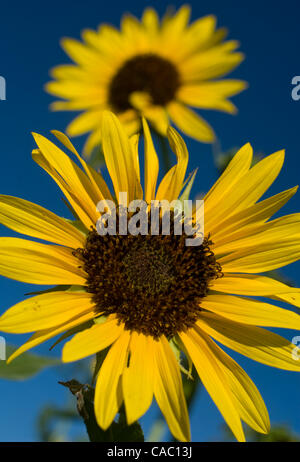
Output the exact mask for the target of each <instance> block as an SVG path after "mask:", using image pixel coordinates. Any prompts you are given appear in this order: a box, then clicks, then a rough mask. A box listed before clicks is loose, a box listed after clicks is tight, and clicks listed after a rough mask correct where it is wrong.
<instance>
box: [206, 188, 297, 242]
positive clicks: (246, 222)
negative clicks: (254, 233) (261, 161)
mask: <svg viewBox="0 0 300 462" xmlns="http://www.w3.org/2000/svg"><path fill="white" fill-rule="evenodd" d="M297 190H298V186H295V187H294V188H291V189H288V190H286V191H283V192H281V193H279V194H276V195H275V196H272V197H269V198H268V199H265V200H263V201H261V202H259V203H257V204H254V205H252V206H250V207H247V208H245V209H243V210H241V211H240V212H237V213H235V214H234V215H232V216H230V217H229V218H227V219H225V220H222V221H221V222H220V223H219V224H216V225H215V226H214V229H213V235H214V242H215V243H218V241H219V239H222V238H223V237H224V236H228V235H230V234H231V233H232V232H233V231H236V230H239V229H243V228H245V227H247V226H258V225H261V224H262V223H264V222H265V221H267V220H269V219H270V218H271V217H272V216H273V215H274V214H275V213H276V212H278V210H280V209H281V207H283V206H284V205H285V204H286V203H287V202H288V201H289V200H290V199H291V198H292V197H293V196H294V194H295V193H296V192H297Z"/></svg>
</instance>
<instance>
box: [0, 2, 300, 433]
mask: <svg viewBox="0 0 300 462" xmlns="http://www.w3.org/2000/svg"><path fill="white" fill-rule="evenodd" d="M189 3H190V4H191V5H192V18H193V19H197V18H198V17H200V16H203V15H206V14H211V13H212V14H215V15H216V16H217V18H218V24H219V25H220V26H225V27H227V28H228V29H229V31H230V35H229V37H230V38H234V39H238V40H239V41H240V42H241V50H242V51H243V52H244V53H245V54H246V60H245V62H244V63H242V65H241V66H240V67H239V68H238V69H237V70H236V71H235V72H234V73H233V74H232V76H234V77H236V78H241V79H245V80H247V81H248V82H249V85H250V86H249V89H248V90H247V91H245V92H244V93H243V94H241V95H238V96H237V97H236V98H235V102H236V104H237V106H238V108H239V114H238V115H237V116H230V115H227V114H223V113H214V112H210V111H206V112H205V113H204V116H205V117H206V119H207V120H208V121H209V122H210V123H211V124H212V125H213V126H214V128H215V130H216V132H217V134H218V136H219V138H220V141H221V145H222V148H223V149H224V150H226V149H229V148H231V147H234V146H240V145H242V144H244V143H245V142H247V141H250V142H251V143H252V145H253V147H254V149H255V150H256V151H258V152H263V153H266V154H270V153H271V152H274V151H276V150H278V149H281V148H285V149H286V153H287V154H286V163H285V165H284V167H283V171H282V173H281V175H280V177H279V178H278V180H277V181H276V183H275V184H274V186H273V187H272V188H271V191H270V192H272V193H276V192H279V191H281V190H283V189H287V188H289V187H292V186H294V185H296V184H298V183H299V166H300V160H299V159H300V158H299V156H300V138H299V122H300V100H299V101H293V100H292V98H291V91H292V85H291V80H292V78H293V77H294V76H295V75H298V74H300V63H299V24H298V17H299V13H300V6H299V3H297V2H296V1H295V2H289V3H285V4H282V3H279V2H271V1H264V2H262V1H257V0H253V1H251V2H250V1H247V2H240V1H237V0H236V1H233V0H228V1H227V2H223V1H221V0H218V1H216V0H215V1H214V0H212V1H210V2H198V1H194V2H193V1H192V2H189ZM169 4H172V5H174V6H176V7H178V6H180V5H181V4H182V2H178V1H173V2H172V3H169V2H164V1H159V2H158V1H153V2H152V3H151V5H152V6H154V7H156V8H157V10H158V11H159V12H160V13H163V12H164V11H165V9H166V7H167V5H169ZM147 5H150V3H149V2H143V1H139V2H138V1H133V0H128V1H127V2H126V3H125V2H117V1H115V0H111V1H110V2H103V1H101V0H98V1H94V0H85V1H75V0H72V1H71V0H64V1H63V2H61V1H58V0H52V2H51V3H49V4H47V3H42V2H35V1H32V0H28V1H27V2H18V6H16V4H15V3H14V2H5V3H4V4H2V5H1V28H0V57H1V61H0V75H1V76H3V77H4V78H5V79H6V82H7V100H6V101H0V122H1V123H0V155H1V170H0V193H1V194H9V195H14V196H18V197H23V198H25V199H28V200H31V201H33V202H37V203H39V204H40V205H43V206H45V207H47V208H49V209H51V210H53V211H55V212H57V213H61V214H65V212H66V211H65V207H64V205H63V203H62V201H61V199H60V194H59V192H58V190H57V188H56V186H55V185H54V184H53V183H52V182H51V180H50V179H49V178H47V176H46V175H45V174H44V172H42V171H41V170H40V168H39V167H38V166H36V165H34V163H33V161H32V160H31V156H30V153H31V150H32V148H33V147H34V142H33V139H32V137H31V135H30V132H31V131H36V132H39V133H42V134H45V135H47V134H48V132H49V130H51V129H58V130H64V128H65V127H66V125H67V123H68V122H69V121H70V117H71V116H72V114H71V113H50V112H49V110H48V106H49V103H50V102H51V101H52V98H51V96H49V95H47V94H46V93H45V92H44V90H43V85H44V84H45V83H46V82H47V81H48V78H49V77H48V71H49V69H50V68H51V67H53V66H55V65H57V64H62V63H65V62H68V59H67V57H66V56H65V54H64V52H63V51H62V50H61V48H60V46H59V41H60V39H61V37H63V36H70V37H76V38H79V36H80V30H82V29H83V28H87V27H90V28H96V27H97V26H98V24H99V23H100V22H108V23H112V24H115V25H118V24H119V20H120V17H121V16H122V14H123V13H124V12H125V11H128V12H131V13H133V14H135V15H136V16H140V15H141V12H142V11H143V9H144V7H145V6H147ZM186 141H187V144H188V148H189V152H190V158H191V161H190V167H189V168H190V170H192V169H194V168H195V167H199V170H198V175H197V179H196V186H195V192H196V191H206V190H207V189H208V188H209V187H210V186H211V185H212V184H213V182H214V181H215V179H216V171H215V167H214V165H213V159H212V156H211V149H210V147H209V146H206V145H201V144H199V143H196V142H194V141H192V140H190V139H186ZM82 142H83V139H82V138H79V139H78V142H77V146H79V147H80V146H81V145H82ZM299 197H300V196H299V194H298V195H297V196H296V197H294V198H293V199H292V200H291V201H290V203H289V204H288V205H287V206H286V207H285V210H284V211H285V213H293V212H295V211H298V210H299V208H300V207H299V206H300V199H299ZM0 232H1V235H2V236H4V235H13V233H11V232H9V231H7V230H6V229H4V228H3V227H1V228H0ZM284 274H285V275H286V276H287V277H289V278H290V279H291V280H292V281H294V283H295V284H297V285H298V286H299V284H300V264H299V263H295V264H292V265H290V266H289V267H287V268H286V270H285V272H284ZM30 289H31V287H30V286H28V285H25V284H21V283H17V282H14V281H10V280H6V279H4V278H0V292H1V306H0V312H3V311H4V310H5V309H7V308H8V307H9V306H10V305H12V304H14V303H16V302H17V301H18V300H20V299H22V298H23V297H24V293H26V292H28V291H29V290H30ZM296 334H297V332H290V331H287V332H285V335H286V336H287V337H288V338H290V339H291V338H292V336H293V335H296ZM298 335H299V333H298ZM22 339H23V337H22V338H21V337H17V338H16V337H15V338H14V341H15V343H21V341H22ZM9 340H11V337H10V338H9ZM47 350H48V346H41V347H40V348H37V351H38V352H43V353H45V352H47ZM52 354H53V355H58V354H59V349H58V350H57V351H54V353H52ZM234 357H235V358H237V359H238V361H239V362H240V364H241V365H242V366H243V367H245V368H246V370H247V372H248V373H249V374H250V376H251V377H252V378H253V379H254V381H255V382H256V384H257V386H258V388H259V389H260V391H261V393H262V395H263V397H264V399H265V401H266V404H267V406H268V408H269V411H270V416H271V420H272V422H274V423H279V422H280V423H287V424H289V425H290V426H291V427H292V428H293V429H294V431H298V432H299V433H300V420H299V412H300V398H299V385H300V378H299V375H297V374H296V373H291V372H285V371H280V370H276V369H271V368H269V367H267V366H262V365H260V364H258V363H254V362H251V361H249V360H247V359H245V358H243V357H240V356H238V355H234ZM68 373H70V371H68V370H67V371H66V370H65V369H57V370H56V369H55V370H51V371H46V372H43V373H41V374H40V375H39V376H38V377H36V378H34V379H31V380H29V381H26V382H16V383H14V382H6V381H0V405H1V412H0V441H32V440H35V439H36V438H37V434H36V429H35V419H36V416H37V413H38V410H39V409H40V408H41V406H43V405H44V404H46V403H56V404H63V403H64V401H65V400H66V396H67V395H66V392H65V391H64V390H63V389H62V388H61V387H59V386H58V385H57V380H59V379H61V378H71V377H68ZM153 414H154V411H153V412H151V413H150V414H149V416H146V417H145V418H144V419H143V423H144V425H145V428H146V429H147V428H149V427H150V424H151V415H153ZM191 422H192V435H193V440H194V441H205V440H216V439H220V438H221V432H220V428H221V425H222V418H221V416H220V414H219V412H218V411H217V410H216V408H215V406H214V404H213V403H212V401H211V400H210V398H209V397H208V395H207V393H206V392H205V391H204V390H201V393H200V394H199V397H198V398H197V402H196V405H195V407H194V409H193V412H192V415H191Z"/></svg>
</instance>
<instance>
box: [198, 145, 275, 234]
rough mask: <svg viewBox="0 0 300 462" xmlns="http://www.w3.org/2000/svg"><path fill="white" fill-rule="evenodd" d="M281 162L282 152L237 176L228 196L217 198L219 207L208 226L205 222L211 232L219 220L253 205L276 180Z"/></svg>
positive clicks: (210, 218)
mask: <svg viewBox="0 0 300 462" xmlns="http://www.w3.org/2000/svg"><path fill="white" fill-rule="evenodd" d="M283 161H284V151H278V152H275V153H274V154H271V155H270V156H268V157H266V158H264V159H263V160H261V161H260V162H258V163H257V164H256V165H254V167H252V168H251V169H250V170H249V171H248V172H246V173H245V175H243V176H239V180H238V182H236V183H235V185H234V187H233V185H231V188H230V189H231V192H230V194H228V192H227V194H226V195H225V194H223V196H222V195H221V196H219V202H220V206H219V207H218V209H217V210H214V212H213V213H212V214H211V215H210V216H209V224H208V223H207V219H206V220H205V224H206V226H209V229H210V230H211V232H213V227H215V226H217V225H220V222H221V220H225V219H228V217H230V216H232V215H234V214H236V213H237V212H239V211H241V210H243V209H245V208H247V207H249V206H251V205H253V204H255V202H256V201H258V200H259V199H260V198H261V197H262V195H263V194H264V193H265V192H266V191H267V189H268V188H269V187H270V186H271V184H272V183H273V182H274V181H275V179H276V178H277V176H278V174H279V172H280V170H281V168H282V165H283ZM206 213H207V209H206Z"/></svg>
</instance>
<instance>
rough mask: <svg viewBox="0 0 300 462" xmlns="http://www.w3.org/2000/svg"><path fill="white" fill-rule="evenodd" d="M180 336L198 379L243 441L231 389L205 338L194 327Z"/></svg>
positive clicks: (235, 433) (236, 435)
mask: <svg viewBox="0 0 300 462" xmlns="http://www.w3.org/2000/svg"><path fill="white" fill-rule="evenodd" d="M180 338H181V340H182V341H183V343H184V346H185V347H186V349H187V351H188V354H189V356H190V358H191V360H192V361H193V363H194V365H195V367H196V369H197V372H198V374H199V377H200V380H201V382H202V383H203V385H204V386H205V388H206V389H207V391H208V393H209V394H210V396H211V398H212V400H213V401H214V402H215V404H216V406H217V407H218V409H219V410H220V412H221V414H222V415H223V417H224V419H225V420H226V422H227V424H228V425H229V427H230V428H231V430H232V432H233V434H234V435H235V437H236V438H237V440H239V441H245V436H244V432H243V428H242V424H241V419H240V416H239V413H238V411H237V409H236V407H235V403H234V401H233V399H232V395H231V391H230V388H229V385H228V383H227V380H226V375H225V374H224V371H223V369H222V368H221V367H220V365H219V364H218V361H217V360H216V357H215V354H214V351H213V350H212V348H211V345H210V342H209V341H208V339H207V338H204V337H201V336H200V335H198V334H197V332H196V331H195V330H194V329H190V330H189V331H187V333H183V332H182V333H181V334H180Z"/></svg>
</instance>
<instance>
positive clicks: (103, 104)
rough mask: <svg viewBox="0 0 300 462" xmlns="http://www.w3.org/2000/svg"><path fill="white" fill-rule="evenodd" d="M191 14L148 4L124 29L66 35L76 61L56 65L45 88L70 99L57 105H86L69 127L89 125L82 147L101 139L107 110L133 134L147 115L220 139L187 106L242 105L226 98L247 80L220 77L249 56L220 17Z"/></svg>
mask: <svg viewBox="0 0 300 462" xmlns="http://www.w3.org/2000/svg"><path fill="white" fill-rule="evenodd" d="M189 18H190V7H189V6H183V7H181V8H180V9H179V11H178V12H176V13H174V14H166V15H165V16H164V18H163V19H162V21H160V20H159V18H158V15H157V13H156V11H155V10H153V9H151V8H147V9H146V10H145V11H144V13H143V16H142V19H141V22H139V21H138V20H137V19H136V18H135V17H134V16H131V15H125V16H124V17H123V19H122V22H121V28H120V31H118V30H117V29H115V28H114V27H112V26H110V25H105V24H104V25H100V26H99V28H98V30H97V31H93V30H90V29H86V30H84V31H83V32H82V40H83V42H79V41H77V40H74V39H69V38H68V39H67V38H66V39H63V40H62V42H61V43H62V47H63V49H64V50H65V51H66V53H67V54H68V55H69V56H70V58H71V59H72V60H73V61H74V63H75V64H72V65H71V64H68V65H64V66H58V67H56V68H54V69H53V70H52V71H51V75H52V77H53V78H54V79H55V81H53V82H50V83H48V84H47V85H46V90H47V91H48V92H49V93H51V94H52V95H55V96H58V97H60V98H63V99H65V101H57V102H55V103H53V104H52V106H51V107H52V109H54V110H80V111H84V112H82V113H81V114H80V115H79V116H78V117H76V118H75V119H74V120H73V121H72V122H71V123H70V124H69V125H68V127H67V133H68V135H70V136H77V135H82V134H84V133H86V132H91V133H90V135H89V136H88V138H87V141H86V144H85V148H84V151H85V153H86V154H87V155H90V154H91V152H92V150H93V148H94V147H95V146H97V145H99V144H100V139H101V133H100V129H99V127H100V121H101V114H102V112H103V110H105V109H109V110H111V111H113V112H114V113H116V114H117V115H118V116H119V118H120V120H121V121H122V122H123V123H124V124H125V126H126V128H127V131H128V134H133V133H136V132H138V131H139V130H140V125H141V115H143V116H144V117H146V118H147V119H148V120H149V121H150V122H151V124H152V125H153V127H154V128H155V129H156V130H157V131H158V132H159V133H160V134H161V135H163V136H165V135H166V130H167V127H168V125H169V124H170V122H171V123H174V124H175V125H176V126H177V127H178V128H179V129H180V130H182V131H183V132H184V133H185V134H187V135H189V136H191V137H193V138H195V139H197V140H198V141H201V142H204V143H212V142H213V141H214V139H215V135H214V132H213V130H212V128H211V127H210V126H209V124H208V123H207V122H206V121H205V120H204V119H202V117H200V115H199V114H197V113H196V112H195V111H193V110H192V109H190V108H189V106H193V107H196V108H201V109H215V110H220V111H225V112H228V113H231V114H232V113H235V112H236V107H235V106H234V104H233V103H232V102H231V101H229V99H228V98H230V97H231V96H234V95H235V94H237V93H239V92H241V91H242V90H243V89H244V88H245V87H246V83H245V82H243V81H241V80H229V79H227V80H220V79H221V78H222V77H224V76H225V75H226V74H228V73H229V72H230V71H232V70H233V69H234V68H235V67H236V66H237V65H238V64H240V62H241V61H242V60H243V57H244V56H243V54H242V53H241V52H238V51H236V49H237V48H238V46H239V44H238V42H237V41H234V40H230V41H227V42H224V41H223V40H224V38H225V36H226V33H227V32H226V30H225V29H224V28H222V29H216V18H215V16H212V15H210V16H205V17H203V18H201V19H198V20H196V21H195V22H193V23H192V24H191V25H189ZM216 79H217V80H216Z"/></svg>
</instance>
